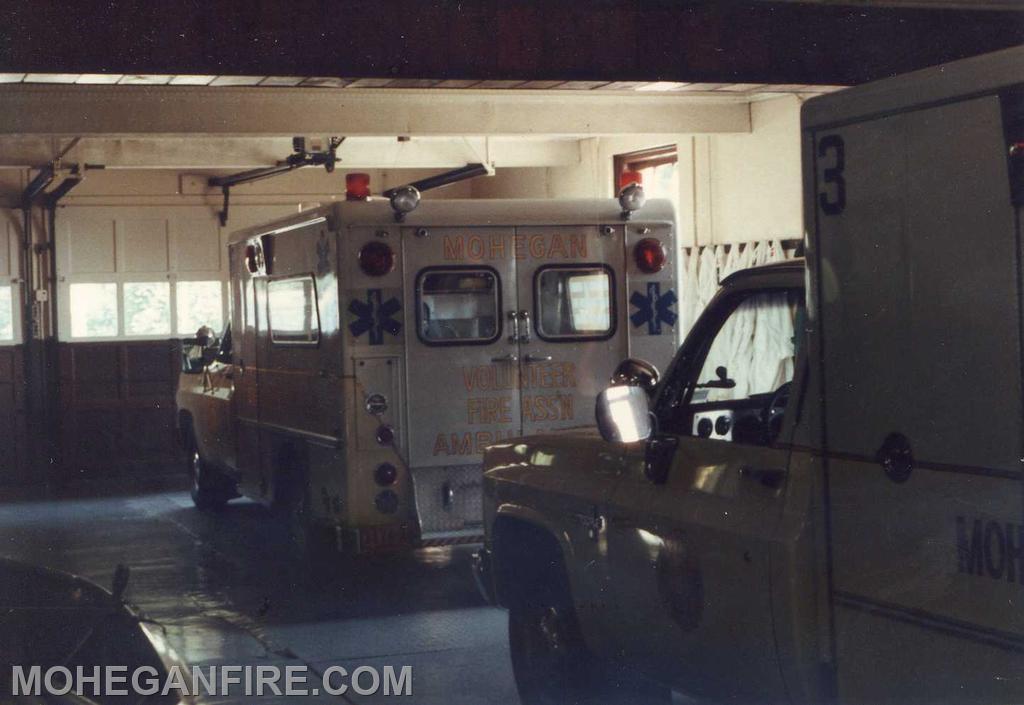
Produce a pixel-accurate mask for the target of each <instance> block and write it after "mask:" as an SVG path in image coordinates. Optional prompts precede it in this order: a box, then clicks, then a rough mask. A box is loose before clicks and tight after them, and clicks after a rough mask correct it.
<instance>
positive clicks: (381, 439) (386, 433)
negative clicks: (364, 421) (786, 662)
mask: <svg viewBox="0 0 1024 705" xmlns="http://www.w3.org/2000/svg"><path fill="white" fill-rule="evenodd" d="M377 442H378V443H380V444H381V445H382V446H389V445H391V444H392V443H394V442H395V429H393V428H391V426H388V425H387V424H384V425H383V426H380V427H378V428H377Z"/></svg>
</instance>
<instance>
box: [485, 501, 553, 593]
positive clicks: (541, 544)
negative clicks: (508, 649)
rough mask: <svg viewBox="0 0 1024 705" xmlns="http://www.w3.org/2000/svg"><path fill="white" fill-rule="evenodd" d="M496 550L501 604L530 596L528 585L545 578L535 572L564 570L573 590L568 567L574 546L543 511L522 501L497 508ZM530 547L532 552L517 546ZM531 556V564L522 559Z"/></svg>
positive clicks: (493, 536) (492, 540) (493, 533)
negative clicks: (521, 503) (522, 551)
mask: <svg viewBox="0 0 1024 705" xmlns="http://www.w3.org/2000/svg"><path fill="white" fill-rule="evenodd" d="M490 544H491V550H492V551H494V560H495V562H494V571H495V587H496V591H497V601H498V604H500V605H502V606H504V607H509V606H511V605H512V604H515V603H517V602H519V601H521V600H523V599H525V598H526V597H527V591H526V588H527V587H529V586H530V584H531V582H532V580H533V579H537V578H539V577H541V576H540V575H539V574H538V573H537V572H535V571H543V572H547V571H551V570H552V569H554V570H556V571H558V570H561V571H562V572H561V575H559V574H558V573H557V572H556V573H555V575H556V576H558V577H561V576H564V579H565V580H566V581H568V582H567V584H566V585H565V586H564V587H565V589H566V590H568V591H569V592H570V595H571V593H572V585H571V577H570V575H569V571H568V566H569V561H570V560H571V558H572V554H573V551H572V545H571V543H570V542H569V540H568V536H567V535H566V533H565V531H564V530H563V529H561V528H559V527H558V526H557V525H555V524H554V523H553V522H552V521H551V520H550V519H548V518H547V517H545V516H544V515H543V514H541V513H540V512H538V511H536V510H534V509H531V508H530V507H525V506H523V505H518V504H502V505H500V506H499V507H498V508H497V511H496V516H495V518H494V523H493V524H492V528H491V535H490ZM525 545H529V546H530V551H529V552H524V553H519V552H518V551H517V549H519V548H521V547H524V546H525ZM527 557H528V558H529V561H528V563H529V566H528V567H527V566H525V565H524V564H523V563H522V562H521V561H522V559H524V558H527Z"/></svg>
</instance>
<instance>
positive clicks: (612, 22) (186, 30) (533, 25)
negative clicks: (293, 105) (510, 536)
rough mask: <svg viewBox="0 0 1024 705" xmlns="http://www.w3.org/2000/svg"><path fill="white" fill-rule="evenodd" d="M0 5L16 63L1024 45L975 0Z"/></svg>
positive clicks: (885, 62) (428, 69) (15, 68)
mask: <svg viewBox="0 0 1024 705" xmlns="http://www.w3.org/2000/svg"><path fill="white" fill-rule="evenodd" d="M4 4H5V5H6V7H5V8H4V31H3V42H2V44H0V71H5V72H26V71H27V72H48V73H61V72H72V73H120V74H216V75H258V76H274V75H277V76H328V77H330V76H334V77H355V78H391V79H394V78H399V79H478V80H479V79H515V80H520V81H522V80H562V81H565V80H605V81H659V80H663V81H683V82H689V83H723V82H724V83H775V84H825V85H852V84H855V83H861V82H864V81H867V80H871V79H876V78H881V77H884V76H889V75H893V74H895V73H901V72H905V71H909V70H912V69H917V68H923V67H925V66H929V65H933V64H938V63H942V62H945V61H950V60H953V59H957V58H963V57H965V56H971V55H976V54H980V53H985V52H988V51H994V50H996V49H1002V48H1006V47H1009V46H1013V45H1017V44H1021V43H1024V21H1022V14H1021V12H1020V11H1018V10H1012V9H1006V10H1002V11H1000V10H992V9H985V10H982V11H973V10H971V9H968V8H969V5H970V4H971V3H968V2H966V1H964V2H960V3H957V5H959V6H949V7H945V8H927V7H909V6H907V5H908V3H895V2H892V3H884V4H885V5H889V6H879V4H878V3H867V2H859V3H857V4H854V5H851V4H845V3H835V2H820V3H794V2H751V1H740V0H717V1H714V2H713V1H711V0H645V1H644V2H621V1H619V0H588V1H587V2H578V1H577V2H568V1H561V0H518V1H517V2H508V1H507V0H474V1H473V2H456V1H455V0H434V1H432V2H424V1H423V0H376V1H375V2H366V1H365V0H334V1H332V2H323V0H291V1H290V2H287V3H284V2H279V0H252V1H251V2H245V3H226V2H202V3H188V5H187V9H185V8H184V7H183V6H180V5H178V4H175V3H158V2H119V1H117V0H78V1H77V2H76V3H75V4H74V10H73V11H70V10H69V8H68V6H67V4H66V3H59V2H20V3H15V2H6V3H4ZM917 4H918V5H923V4H925V3H920V2H919V3H917ZM1004 4H1006V5H1011V3H1009V2H1006V3H1004ZM990 5H991V3H985V6H986V7H988V6H990ZM1018 5H1019V3H1018ZM41 47H45V50H43V49H41Z"/></svg>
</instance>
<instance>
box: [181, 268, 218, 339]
mask: <svg viewBox="0 0 1024 705" xmlns="http://www.w3.org/2000/svg"><path fill="white" fill-rule="evenodd" d="M222 290H223V288H222V286H221V283H220V282H219V281H198V282H193V281H184V282H178V283H177V291H176V292H175V293H176V303H177V308H178V321H177V323H178V328H177V330H178V333H179V334H182V335H185V334H188V333H193V332H195V331H197V330H199V328H200V327H201V326H210V327H211V328H213V329H214V330H221V329H222V328H223V327H224V314H223V311H224V304H223V293H222Z"/></svg>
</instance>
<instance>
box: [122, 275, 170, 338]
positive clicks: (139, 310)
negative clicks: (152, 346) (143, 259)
mask: <svg viewBox="0 0 1024 705" xmlns="http://www.w3.org/2000/svg"><path fill="white" fill-rule="evenodd" d="M123 299H124V332H125V335H170V334H171V285H170V284H169V283H167V282H126V283H125V284H124V290H123Z"/></svg>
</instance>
